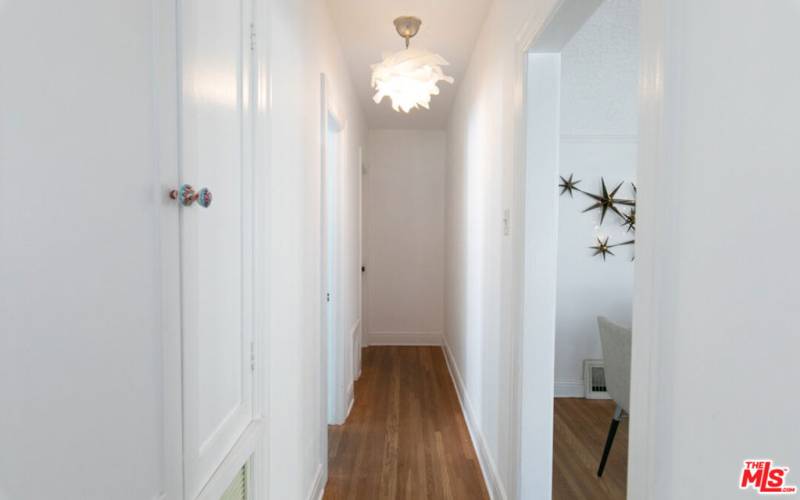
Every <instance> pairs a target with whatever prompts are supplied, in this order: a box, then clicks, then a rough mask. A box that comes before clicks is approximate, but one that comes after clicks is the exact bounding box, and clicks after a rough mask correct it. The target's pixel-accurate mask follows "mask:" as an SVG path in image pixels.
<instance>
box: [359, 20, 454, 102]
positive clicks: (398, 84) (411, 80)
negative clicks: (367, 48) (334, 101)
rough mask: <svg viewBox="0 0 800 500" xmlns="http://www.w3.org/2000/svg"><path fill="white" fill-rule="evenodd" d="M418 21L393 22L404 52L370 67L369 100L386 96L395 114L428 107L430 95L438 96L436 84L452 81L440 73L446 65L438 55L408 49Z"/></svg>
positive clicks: (394, 54) (386, 57) (415, 32)
mask: <svg viewBox="0 0 800 500" xmlns="http://www.w3.org/2000/svg"><path fill="white" fill-rule="evenodd" d="M421 24H422V21H421V20H420V19H419V18H417V17H413V16H404V17H398V18H397V19H395V20H394V26H395V29H397V34H399V35H400V36H401V37H403V38H404V39H405V41H406V48H405V50H401V51H399V52H395V53H389V54H386V53H385V54H384V55H383V61H382V62H380V63H377V64H373V65H372V87H373V88H374V89H375V90H376V92H375V96H374V97H373V100H374V101H375V102H376V103H379V102H381V101H382V100H383V98H384V97H386V96H388V97H389V98H390V99H391V100H392V108H394V110H395V111H400V110H402V111H404V112H406V113H408V112H409V111H411V110H412V109H414V108H418V107H420V106H421V107H423V108H426V109H428V108H429V107H430V102H431V96H434V95H438V94H439V87H438V85H437V84H438V83H439V82H440V81H445V82H448V83H453V82H454V81H455V80H454V79H453V78H452V77H450V76H447V75H445V74H444V72H443V71H442V66H447V65H448V62H447V61H446V60H445V59H444V58H443V57H442V56H440V55H438V54H434V53H433V52H430V51H427V50H423V49H411V48H409V41H410V40H411V38H413V37H414V36H415V35H416V34H417V33H418V32H419V27H420V25H421Z"/></svg>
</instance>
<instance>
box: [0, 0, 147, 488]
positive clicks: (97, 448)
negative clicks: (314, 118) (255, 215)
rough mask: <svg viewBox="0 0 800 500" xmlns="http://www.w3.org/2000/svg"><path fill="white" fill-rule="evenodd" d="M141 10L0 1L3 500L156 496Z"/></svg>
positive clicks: (83, 1)
mask: <svg viewBox="0 0 800 500" xmlns="http://www.w3.org/2000/svg"><path fill="white" fill-rule="evenodd" d="M152 16H153V12H152V4H151V2H139V1H133V0H102V1H99V0H77V1H75V2H69V3H58V2H1V3H0V60H2V61H3V63H2V66H3V69H2V78H0V109H2V110H3V111H2V113H0V408H2V410H0V499H3V500H46V499H54V498H58V499H63V500H93V499H94V500H106V499H109V498H114V499H119V500H150V499H155V498H156V497H157V496H158V495H159V494H160V492H161V491H162V478H161V468H162V460H161V456H162V449H161V446H162V438H161V424H162V420H161V419H162V403H161V401H162V395H161V335H160V324H159V321H160V318H159V314H160V313H159V307H160V302H159V301H160V282H159V274H158V268H159V265H160V254H159V242H158V234H159V233H158V224H159V204H160V202H161V200H162V198H161V196H160V195H161V194H163V192H162V191H160V189H161V188H160V186H159V176H158V169H157V167H156V157H155V145H154V139H155V131H154V128H153V126H154V116H153V96H152V95H151V90H152V88H153V81H152V78H153V68H152V65H153V47H152V41H153V20H152ZM157 189H158V190H157Z"/></svg>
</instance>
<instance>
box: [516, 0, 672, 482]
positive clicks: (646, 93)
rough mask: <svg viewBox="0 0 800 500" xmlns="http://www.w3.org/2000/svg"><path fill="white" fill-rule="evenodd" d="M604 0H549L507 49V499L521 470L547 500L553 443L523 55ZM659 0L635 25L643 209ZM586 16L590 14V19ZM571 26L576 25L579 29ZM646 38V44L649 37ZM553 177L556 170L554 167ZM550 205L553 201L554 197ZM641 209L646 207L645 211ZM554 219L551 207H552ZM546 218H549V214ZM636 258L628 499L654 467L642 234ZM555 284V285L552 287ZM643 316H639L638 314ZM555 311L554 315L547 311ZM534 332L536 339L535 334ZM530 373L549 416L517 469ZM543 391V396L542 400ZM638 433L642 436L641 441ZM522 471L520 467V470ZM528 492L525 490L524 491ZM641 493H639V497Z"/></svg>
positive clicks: (658, 106)
mask: <svg viewBox="0 0 800 500" xmlns="http://www.w3.org/2000/svg"><path fill="white" fill-rule="evenodd" d="M603 1H604V0H592V1H591V2H586V1H585V0H559V1H558V2H554V5H553V6H552V7H551V8H550V9H549V11H546V12H544V13H542V12H536V13H535V14H534V15H532V16H531V17H530V18H529V19H528V20H527V21H526V22H525V23H523V25H522V28H521V29H520V30H519V31H518V32H517V34H516V36H515V39H514V44H513V52H514V53H513V61H514V67H513V84H514V87H513V122H514V125H513V138H512V139H513V155H514V156H513V157H514V159H513V162H514V163H513V170H512V174H511V175H512V179H513V186H514V188H513V191H512V193H511V196H512V200H511V202H512V207H513V209H514V212H515V213H517V214H520V216H519V218H520V222H519V223H518V224H517V227H518V230H517V231H516V233H515V234H514V235H513V240H512V250H511V252H512V254H511V258H512V268H513V269H516V270H517V272H514V273H512V276H513V280H514V281H513V283H512V290H513V295H512V317H513V318H514V326H513V329H512V331H513V335H512V348H513V352H514V353H515V354H514V356H512V363H511V365H512V367H511V368H510V370H511V372H512V377H511V380H512V383H513V385H514V387H513V388H512V390H513V394H514V395H515V397H514V398H512V400H513V402H514V404H513V408H512V411H511V420H512V422H511V428H512V439H511V443H512V446H511V451H510V453H511V455H512V456H511V457H510V458H511V463H514V464H516V470H515V471H514V473H513V475H512V476H513V480H512V481H511V485H510V486H511V488H510V490H511V491H510V492H509V493H510V497H511V498H518V497H519V495H520V494H521V486H522V483H521V478H522V475H523V473H524V472H529V471H530V470H538V471H540V472H542V473H543V474H545V475H541V476H539V481H538V482H537V484H539V485H541V486H540V489H539V490H538V491H537V492H536V495H537V497H538V498H551V496H552V440H553V422H552V392H553V387H554V383H555V380H554V373H553V371H552V360H553V358H554V355H555V344H554V341H555V330H554V329H552V330H549V331H540V330H536V331H526V330H531V328H532V327H533V326H534V325H532V324H531V323H532V322H531V321H530V320H529V319H528V320H526V316H527V315H528V314H529V313H530V309H531V302H532V301H534V300H537V297H536V296H535V295H534V294H531V291H530V289H528V290H527V293H526V289H527V288H528V286H529V285H530V284H531V283H530V282H531V280H532V279H533V276H534V271H535V269H536V266H537V265H541V264H542V262H541V261H537V262H534V263H530V262H528V263H526V258H525V257H526V255H525V254H526V243H527V242H528V238H529V237H530V235H528V237H526V229H527V228H528V227H529V225H530V223H531V221H530V220H526V215H527V214H526V202H527V200H526V198H527V197H528V196H527V195H528V187H527V176H528V174H529V166H528V164H527V162H528V151H527V139H528V137H527V134H528V96H527V85H528V56H529V55H530V54H531V53H532V52H541V53H548V52H550V53H553V52H560V47H563V45H564V44H565V43H566V42H567V41H568V40H569V39H570V38H571V37H572V35H573V34H574V31H572V30H574V29H575V25H576V23H580V24H582V22H581V18H583V19H584V20H585V19H586V18H588V17H587V10H588V11H590V12H593V11H594V9H596V8H597V7H598V6H599V5H600V4H601V3H602V2H603ZM665 2H666V0H654V1H653V2H644V1H642V14H641V15H642V23H641V26H642V27H644V26H648V24H652V26H651V27H652V28H653V34H651V35H647V34H646V33H645V30H644V29H642V30H641V32H642V37H641V43H642V51H641V65H640V79H641V83H640V95H641V97H640V110H639V116H640V126H639V128H640V147H639V164H638V165H637V179H639V183H638V185H639V188H640V190H639V193H640V196H639V199H640V202H641V201H642V200H644V201H645V205H647V200H646V199H647V192H646V191H648V190H647V189H646V187H647V186H653V185H655V184H653V183H651V182H648V181H649V180H650V179H651V178H652V177H654V175H655V174H654V172H655V171H657V170H658V169H659V168H661V169H663V168H664V167H663V163H664V161H663V158H661V157H659V155H658V153H659V151H660V150H661V144H662V143H663V133H664V132H663V130H662V129H661V127H659V124H660V121H661V118H662V115H663V110H662V106H663V101H664V89H663V69H662V68H663V65H664V64H665V55H664V53H663V51H662V50H661V48H662V47H661V46H660V45H659V42H661V39H662V38H663V27H664V22H665V18H664V17H659V14H663V10H664V5H665ZM589 15H590V14H589ZM580 24H579V25H578V27H579V26H580ZM648 37H649V40H648ZM556 173H557V170H556ZM552 186H553V189H554V190H555V186H556V180H555V177H554V179H553V184H552ZM556 201H557V198H556ZM645 208H647V206H645ZM639 212H641V213H645V212H647V210H642V209H641V208H640V210H639ZM554 213H556V214H557V206H556V208H555V209H554ZM551 215H552V214H551ZM647 215H648V214H645V216H641V214H640V217H639V219H640V222H642V221H645V217H647ZM653 218H654V217H647V224H654V223H655V221H653V220H652V219H653ZM636 243H637V245H636V261H635V263H634V266H635V275H636V278H635V279H636V281H637V282H636V285H635V288H634V293H635V295H634V304H633V316H634V328H635V329H637V330H638V331H640V334H639V335H638V336H637V342H636V344H638V345H636V346H635V348H634V352H635V354H634V359H633V364H632V372H631V401H632V403H631V404H632V406H633V407H635V409H636V412H637V414H636V415H637V418H636V419H635V421H636V422H637V423H636V424H635V425H634V424H632V425H631V435H630V441H629V455H628V456H629V462H630V463H632V464H635V462H636V461H637V460H638V461H639V463H638V466H635V467H629V468H628V491H629V492H636V493H635V494H633V496H632V497H631V498H640V497H641V498H646V492H647V491H648V490H647V485H648V484H650V483H651V479H650V478H651V475H650V474H651V471H652V467H653V464H654V463H655V456H654V450H653V439H652V436H651V435H650V434H651V433H650V432H649V431H648V430H647V429H648V428H650V429H652V428H654V427H652V424H651V422H652V421H653V419H654V418H655V415H654V413H653V411H652V403H651V402H652V401H653V398H654V396H653V395H652V394H650V393H649V390H648V388H649V387H651V386H652V385H653V381H654V378H655V372H654V364H655V363H656V357H657V352H656V345H655V342H654V340H653V339H652V338H651V337H652V336H654V335H655V333H656V332H657V329H655V328H651V327H652V326H653V325H647V324H644V321H643V320H642V319H640V317H641V316H645V315H646V313H647V312H648V311H647V309H648V308H650V307H655V306H654V305H653V304H651V303H650V301H651V297H649V296H645V295H644V294H642V296H638V295H639V292H641V291H642V290H643V289H645V288H646V287H644V286H642V282H645V281H647V282H648V283H649V281H650V280H652V276H653V273H654V271H655V269H656V268H657V263H656V262H655V259H654V258H653V255H654V252H655V245H654V242H652V241H651V240H650V239H649V238H648V237H647V235H646V234H645V233H642V234H640V235H639V236H638V237H637V241H636ZM553 284H554V283H553ZM552 293H553V299H554V298H555V297H554V295H555V289H553V290H552ZM643 312H644V313H645V314H642V313H643ZM553 313H555V311H553ZM534 334H535V335H534ZM525 341H529V342H531V341H532V342H533V343H534V344H535V345H534V346H533V349H534V350H536V352H537V354H536V359H526V356H525V350H524V349H523V347H524V345H525ZM545 358H548V359H549V360H550V365H548V364H547V363H540V362H539V361H540V360H542V359H545ZM528 372H530V373H534V372H535V374H534V375H533V376H532V377H531V380H535V381H536V383H537V384H545V387H544V388H543V390H540V391H537V397H536V401H529V402H527V404H528V405H530V406H531V407H533V408H538V410H536V411H542V410H541V409H542V408H545V409H546V411H547V412H549V417H547V416H546V417H545V420H544V421H543V422H541V425H540V426H539V428H538V429H537V435H536V436H535V437H536V439H537V442H538V448H539V449H540V450H541V452H540V454H538V455H537V456H536V457H535V462H536V463H535V464H530V463H528V464H522V460H521V458H522V456H521V453H522V444H521V443H522V440H523V439H525V438H526V437H528V438H532V436H526V435H525V434H524V433H523V432H522V430H523V427H522V426H523V424H524V420H523V414H522V411H523V404H524V402H523V391H522V389H523V383H524V381H525V380H524V379H523V376H524V375H525V374H526V373H528ZM548 393H549V394H550V396H549V397H548ZM640 435H641V438H640ZM523 466H524V467H525V469H524V470H523ZM529 493H530V492H529ZM643 495H644V496H643Z"/></svg>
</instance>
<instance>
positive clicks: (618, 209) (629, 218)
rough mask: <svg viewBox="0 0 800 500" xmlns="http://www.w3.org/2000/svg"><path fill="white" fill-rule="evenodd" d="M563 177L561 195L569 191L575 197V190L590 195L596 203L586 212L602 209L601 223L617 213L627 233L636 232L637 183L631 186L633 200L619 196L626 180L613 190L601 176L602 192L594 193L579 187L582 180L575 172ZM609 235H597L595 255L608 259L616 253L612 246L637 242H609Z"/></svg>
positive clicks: (593, 247)
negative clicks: (602, 236) (577, 177)
mask: <svg viewBox="0 0 800 500" xmlns="http://www.w3.org/2000/svg"><path fill="white" fill-rule="evenodd" d="M559 177H561V182H560V183H559V185H558V187H559V188H560V189H561V195H562V196H563V195H564V194H565V193H569V196H570V198H572V197H573V192H575V191H577V192H579V193H581V194H583V195H585V196H588V197H589V198H591V199H592V200H594V204H592V205H591V206H589V207H587V208H586V209H585V210H583V211H584V212H591V211H592V210H599V211H600V224H601V225H602V224H603V222H604V221H605V219H606V215H607V214H608V213H609V212H611V213H613V214H614V215H616V216H617V217H618V218H619V220H620V225H622V226H623V227H625V229H626V231H625V232H627V233H634V234H635V233H636V194H637V190H636V184H634V183H631V187H632V188H633V198H634V199H632V200H629V199H624V198H617V197H616V196H617V192H618V191H619V189H620V188H621V187H622V185H623V184H625V183H624V182H620V183H619V184H617V185H616V187H614V189H612V190H611V191H609V190H608V187H607V186H606V180H605V179H604V178H603V177H601V178H600V193H599V194H594V193H589V192H587V191H584V190H583V189H581V188H579V187H578V184H579V183H580V182H581V181H580V180H576V179H575V175H574V174H569V177H566V178H565V177H563V176H559ZM609 239H610V238H609V237H605V238H600V237H597V243H596V244H595V245H594V246H591V247H589V248H591V249H592V250H594V254H593V255H595V256H597V255H599V256H602V257H603V260H606V256H607V255H612V256H613V255H614V252H612V251H611V249H612V248H616V247H621V246H625V245H633V244H635V243H636V240H635V239H631V240H628V241H623V242H621V243H609Z"/></svg>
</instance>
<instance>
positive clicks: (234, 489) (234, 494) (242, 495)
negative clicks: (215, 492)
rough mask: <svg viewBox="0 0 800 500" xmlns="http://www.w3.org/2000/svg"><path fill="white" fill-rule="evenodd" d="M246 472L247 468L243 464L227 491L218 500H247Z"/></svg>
mask: <svg viewBox="0 0 800 500" xmlns="http://www.w3.org/2000/svg"><path fill="white" fill-rule="evenodd" d="M247 472H248V467H247V464H245V465H244V466H243V467H242V468H241V469H239V472H238V473H237V474H236V477H234V478H233V481H231V485H230V486H228V489H227V490H225V493H223V494H222V498H221V499H220V500H248V498H247Z"/></svg>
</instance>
